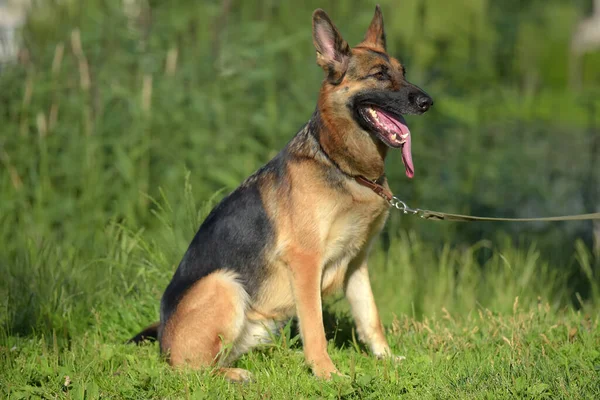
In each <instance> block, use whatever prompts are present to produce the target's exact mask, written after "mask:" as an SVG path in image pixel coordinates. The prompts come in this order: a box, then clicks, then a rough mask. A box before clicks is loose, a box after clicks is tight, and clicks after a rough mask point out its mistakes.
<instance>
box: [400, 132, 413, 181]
mask: <svg viewBox="0 0 600 400" xmlns="http://www.w3.org/2000/svg"><path fill="white" fill-rule="evenodd" d="M402 161H403V162H404V169H405V170H406V176H408V177H409V178H412V177H413V176H415V167H414V165H413V160H412V153H411V151H410V135H408V137H407V138H406V143H404V145H403V146H402Z"/></svg>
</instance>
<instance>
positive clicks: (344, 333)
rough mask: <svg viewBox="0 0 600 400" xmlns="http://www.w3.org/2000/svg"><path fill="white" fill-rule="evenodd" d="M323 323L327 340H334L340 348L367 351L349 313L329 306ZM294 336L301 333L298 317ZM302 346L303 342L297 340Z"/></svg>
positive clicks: (294, 322) (293, 328)
mask: <svg viewBox="0 0 600 400" xmlns="http://www.w3.org/2000/svg"><path fill="white" fill-rule="evenodd" d="M323 325H324V327H325V336H326V337H327V340H333V343H334V345H335V347H336V348H338V349H348V348H354V349H356V350H357V351H359V352H367V348H366V347H365V346H364V344H363V343H361V342H360V341H359V340H358V335H357V334H356V325H355V324H354V320H353V319H352V317H351V316H350V315H349V314H348V313H341V312H334V311H333V310H330V309H329V308H327V307H325V308H324V309H323ZM291 334H292V337H294V336H296V335H300V326H299V324H298V319H297V318H294V319H293V321H292V325H291ZM297 344H298V346H301V345H302V344H301V342H300V341H298V342H297Z"/></svg>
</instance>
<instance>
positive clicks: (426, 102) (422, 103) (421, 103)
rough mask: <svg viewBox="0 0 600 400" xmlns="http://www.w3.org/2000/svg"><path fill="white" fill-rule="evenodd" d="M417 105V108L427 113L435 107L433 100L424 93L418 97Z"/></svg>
mask: <svg viewBox="0 0 600 400" xmlns="http://www.w3.org/2000/svg"><path fill="white" fill-rule="evenodd" d="M415 103H416V104H417V107H419V110H421V111H423V112H425V111H427V110H429V108H430V107H431V106H432V105H433V99H432V98H431V97H429V96H427V95H426V94H424V93H422V94H419V95H418V96H417V98H416V99H415Z"/></svg>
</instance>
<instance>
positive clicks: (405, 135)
mask: <svg viewBox="0 0 600 400" xmlns="http://www.w3.org/2000/svg"><path fill="white" fill-rule="evenodd" d="M408 135H410V133H408V132H406V133H405V134H401V135H400V137H401V138H402V139H406V138H407V137H408Z"/></svg>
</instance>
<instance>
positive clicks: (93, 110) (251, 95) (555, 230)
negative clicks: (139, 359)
mask: <svg viewBox="0 0 600 400" xmlns="http://www.w3.org/2000/svg"><path fill="white" fill-rule="evenodd" d="M380 4H381V7H382V10H383V14H384V19H385V24H386V31H387V37H388V51H389V53H390V54H392V55H394V56H397V57H398V58H399V59H401V60H402V61H403V63H404V64H405V65H406V67H407V74H408V79H409V80H410V81H411V82H413V83H415V84H417V85H419V86H420V87H422V88H424V89H425V90H426V91H427V92H428V93H429V94H430V95H431V96H432V97H433V98H434V100H435V106H434V107H433V108H432V110H431V111H430V112H428V113H427V114H425V115H423V116H421V117H411V116H409V117H408V118H407V120H408V123H409V124H410V125H411V131H412V132H413V156H414V160H415V167H416V176H415V178H414V179H413V180H407V179H406V177H405V176H404V172H403V171H404V168H403V167H402V162H401V159H400V155H399V154H396V153H391V155H390V157H389V160H388V166H387V171H388V177H389V182H390V186H391V188H392V190H393V191H394V192H395V194H396V195H397V196H398V197H400V198H401V199H403V200H404V201H406V202H407V203H408V204H409V205H411V206H414V207H421V208H428V209H432V210H439V211H447V212H460V213H473V214H475V215H487V216H504V217H525V216H548V215H557V214H575V213H583V212H593V211H600V189H599V187H600V140H599V136H600V96H599V94H600V51H599V50H598V49H599V48H600V47H599V46H600V43H596V47H594V45H591V46H590V47H589V49H588V48H587V47H586V49H587V51H585V52H584V51H579V50H577V49H578V47H577V46H576V44H577V43H578V42H577V39H576V38H577V32H578V27H579V26H580V24H581V23H582V21H584V20H585V19H586V18H592V15H594V14H593V13H594V5H593V2H592V1H591V0H579V1H559V0H505V1H501V2H500V1H491V0H461V1H457V0H427V1H425V0H394V1H392V0H380ZM374 6H375V3H372V2H366V1H357V0H337V1H324V0H321V1H312V0H311V1H305V2H292V1H274V0H272V1H261V2H258V1H238V0H223V1H214V0H212V1H211V0H203V1H192V0H188V1H184V0H181V1H156V0H128V1H116V0H113V1H111V0H85V1H81V0H48V1H39V2H36V3H35V4H34V6H33V8H32V9H31V10H30V12H29V13H28V16H27V18H26V22H25V25H24V27H23V30H22V43H21V49H20V53H19V58H18V62H15V63H13V64H7V65H4V66H2V69H1V70H0V192H1V195H0V200H1V202H0V268H3V269H4V270H6V271H8V270H12V271H13V272H14V271H15V270H19V271H29V268H33V267H35V266H36V265H39V264H40V263H42V264H43V263H44V261H43V260H54V261H55V262H61V261H60V260H62V262H68V261H65V260H71V261H70V262H72V264H71V265H70V266H68V267H65V274H68V270H69V268H76V269H78V268H84V267H85V265H87V264H86V263H88V262H89V263H94V262H98V260H102V259H103V257H107V258H108V257H109V255H108V254H107V253H106V252H107V251H109V250H107V249H108V248H111V247H110V246H112V245H108V244H107V243H109V242H110V240H111V239H110V235H111V234H112V233H114V232H115V231H114V230H111V229H113V228H110V227H114V226H115V224H119V225H121V226H125V227H128V228H131V229H134V230H135V229H139V228H143V230H144V235H145V236H144V237H147V238H151V240H154V241H156V242H158V243H159V245H160V244H161V243H162V245H163V247H164V246H167V245H168V244H167V242H164V241H163V242H161V238H162V235H163V233H164V225H163V224H162V223H161V219H160V218H157V217H156V215H155V214H156V213H157V209H158V206H157V204H164V202H165V201H166V199H168V202H169V204H170V205H171V207H172V208H171V209H170V212H171V213H172V215H173V221H175V222H173V223H174V224H175V225H177V224H180V226H182V225H185V229H179V230H178V231H177V232H178V233H177V235H178V241H177V242H176V243H177V245H173V248H172V249H168V250H167V252H169V251H171V253H169V256H168V257H166V259H164V260H162V262H163V263H164V265H163V269H167V270H168V271H169V272H168V273H166V274H165V277H166V279H168V276H170V273H171V272H172V270H173V269H174V267H175V266H176V264H177V263H178V261H179V257H181V255H182V254H183V250H184V249H185V246H186V245H187V243H189V241H190V240H191V238H192V235H193V233H194V231H195V229H196V228H197V226H198V225H197V223H198V221H197V220H196V219H195V218H193V216H192V218H188V217H189V212H190V210H189V209H188V208H186V207H185V206H184V205H185V204H189V203H190V201H191V202H192V203H194V202H195V203H196V204H198V203H204V202H205V201H207V200H209V199H211V198H213V197H214V196H216V198H217V199H218V198H220V197H221V196H223V195H224V194H226V193H227V192H229V191H230V190H232V189H234V188H235V187H236V186H237V185H238V184H239V183H240V182H241V181H242V180H243V179H244V178H245V177H246V176H247V175H249V174H250V173H252V172H253V171H254V170H256V169H257V168H259V167H260V166H261V165H262V164H263V163H265V162H266V161H268V160H269V159H270V158H271V157H273V156H274V155H275V154H276V153H277V151H278V150H279V149H280V148H281V147H283V146H284V145H285V143H286V142H287V141H288V140H289V139H290V138H291V137H292V136H293V135H294V133H295V132H296V131H297V130H298V129H299V128H300V127H301V126H302V125H303V124H304V123H305V122H306V121H307V120H308V118H309V117H310V115H311V113H312V111H313V110H314V107H315V102H316V98H317V92H318V88H319V85H320V83H321V80H322V78H323V76H322V71H321V70H320V69H319V68H318V66H317V65H316V64H315V52H314V48H313V45H312V39H311V14H312V11H313V10H314V9H315V8H318V7H320V8H323V9H325V10H326V11H327V12H328V13H329V15H330V16H331V18H332V19H333V20H334V22H335V23H336V25H337V26H338V28H339V29H340V31H341V32H342V34H343V35H344V37H345V38H346V40H348V42H349V43H350V44H351V45H353V44H356V43H358V42H359V41H360V40H361V39H362V36H363V34H364V32H365V30H366V28H367V26H368V24H369V21H370V19H371V17H372V15H373V11H374ZM597 8H599V9H597V10H596V12H597V13H600V7H597ZM598 23H600V22H598ZM584 47H585V46H584ZM188 173H189V182H191V183H192V184H191V186H189V187H190V188H193V189H190V191H189V192H186V191H185V190H184V185H185V184H186V183H185V182H186V180H185V176H186V174H188ZM186 193H188V194H187V195H186ZM215 193H217V194H216V195H215ZM186 196H188V197H189V198H186ZM154 199H156V201H154ZM190 199H191V200H190ZM184 221H185V222H184ZM190 221H191V223H190ZM107 227H109V228H107ZM597 229H599V228H597ZM599 230H600V229H599ZM111 232H112V233H111ZM406 232H411V233H410V234H411V235H414V237H417V238H419V239H418V240H419V243H421V242H423V243H426V244H427V245H428V246H430V247H428V248H431V249H441V248H443V247H444V246H447V245H450V246H457V247H458V248H462V247H466V246H471V245H473V244H474V243H476V242H479V241H481V240H495V239H496V238H497V237H498V235H500V234H501V233H502V234H503V235H508V236H507V237H508V238H509V240H510V241H512V242H515V243H518V244H519V243H520V244H521V245H522V246H524V247H527V246H529V244H530V243H532V242H535V243H537V246H538V248H540V249H541V250H542V257H543V258H544V259H548V260H554V261H556V264H557V265H561V267H560V268H565V269H569V271H571V270H572V274H570V275H569V279H570V280H572V281H573V282H575V283H574V285H575V287H577V285H578V284H577V282H579V281H581V279H582V277H584V272H582V271H581V270H579V269H578V267H577V266H576V265H575V264H574V263H573V262H572V258H571V257H572V255H573V253H574V248H575V247H574V245H575V243H576V240H577V239H581V240H582V241H583V243H585V244H586V245H587V246H588V248H592V247H593V245H594V234H593V232H594V231H593V224H592V223H591V222H580V223H578V222H569V223H552V224H548V223H539V224H521V225H518V224H498V223H493V224H490V223H488V224H455V223H434V222H426V221H420V220H417V219H415V218H410V217H404V216H401V215H399V214H394V215H392V217H391V219H390V223H389V224H388V225H387V227H386V230H385V232H384V235H383V240H381V241H380V246H381V247H382V248H383V251H384V253H385V252H386V251H387V250H388V249H389V248H390V247H391V246H394V243H395V242H394V241H395V240H396V238H397V237H399V236H400V235H403V234H404V233H406ZM168 243H169V245H170V244H172V243H174V242H168ZM49 254H51V256H49ZM111 254H112V253H111ZM477 254H478V257H480V258H481V259H482V260H483V261H485V259H489V258H490V257H492V250H486V249H485V248H484V249H482V250H481V251H480V252H478V253H477ZM597 256H598V253H597ZM597 259H598V257H597V258H596V260H597ZM73 260H76V261H73ZM82 260H86V261H85V262H83V261H82ZM557 260H558V261H557ZM125 261H126V260H122V262H123V263H125ZM595 265H600V264H599V263H598V261H596V264H595ZM595 268H596V269H595V270H594V271H591V270H590V271H591V272H590V273H591V274H592V275H594V274H596V275H597V272H598V268H600V267H595ZM532 273H535V272H532ZM584 278H585V277H584ZM587 278H589V276H588V277H587ZM587 278H586V279H587ZM39 279H41V280H43V279H44V278H39ZM166 283H167V281H164V284H165V285H166ZM580 289H581V288H580ZM65 290H66V289H65ZM160 290H162V287H160V288H157V293H158V295H160ZM581 290H582V291H584V292H585V290H584V289H581ZM0 291H3V292H5V293H8V292H10V289H7V288H6V287H4V289H3V290H0ZM13 296H14V295H13ZM7 301H8V303H6V304H9V303H10V301H9V300H7ZM23 301H25V300H23ZM10 304H12V305H9V306H7V307H9V308H10V307H14V304H13V303H10ZM15 304H16V303H15Z"/></svg>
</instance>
